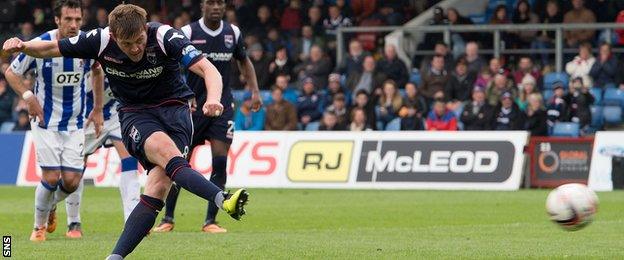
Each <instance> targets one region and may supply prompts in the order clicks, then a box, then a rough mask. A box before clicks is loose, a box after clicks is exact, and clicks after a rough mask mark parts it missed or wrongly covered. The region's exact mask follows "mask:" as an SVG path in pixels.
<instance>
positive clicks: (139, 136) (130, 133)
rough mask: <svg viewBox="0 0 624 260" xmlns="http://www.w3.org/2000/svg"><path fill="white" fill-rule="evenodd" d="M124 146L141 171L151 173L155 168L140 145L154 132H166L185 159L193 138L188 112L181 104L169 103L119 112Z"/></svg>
mask: <svg viewBox="0 0 624 260" xmlns="http://www.w3.org/2000/svg"><path fill="white" fill-rule="evenodd" d="M119 121H120V122H121V136H122V139H123V143H124V145H125V147H126V149H127V150H128V152H129V153H130V155H132V156H133V157H134V158H136V159H137V160H138V161H139V162H140V163H141V165H143V168H145V169H146V170H148V171H149V170H151V169H152V168H154V167H155V166H156V165H155V164H153V163H152V162H150V161H149V160H148V159H147V155H146V154H145V150H143V146H144V145H145V140H147V138H148V137H149V136H150V135H152V134H153V133H155V132H164V133H166V134H167V135H168V136H169V137H170V138H171V140H173V142H174V143H175V144H176V146H177V147H178V149H179V150H180V152H181V153H182V154H183V156H184V157H185V158H186V156H187V155H188V153H189V146H190V144H191V139H192V138H193V121H192V119H191V110H190V108H189V105H188V104H187V103H186V102H184V101H177V100H176V101H169V102H166V103H164V104H161V105H159V106H155V107H149V108H141V109H132V108H130V109H124V108H122V109H121V110H120V111H119Z"/></svg>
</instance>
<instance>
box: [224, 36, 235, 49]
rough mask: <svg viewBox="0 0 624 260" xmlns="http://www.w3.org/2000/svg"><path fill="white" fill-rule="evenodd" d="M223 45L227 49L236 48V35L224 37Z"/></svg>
mask: <svg viewBox="0 0 624 260" xmlns="http://www.w3.org/2000/svg"><path fill="white" fill-rule="evenodd" d="M223 43H224V44H225V47H226V48H228V49H231V48H232V46H234V35H231V34H226V35H223Z"/></svg>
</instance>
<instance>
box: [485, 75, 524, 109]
mask: <svg viewBox="0 0 624 260" xmlns="http://www.w3.org/2000/svg"><path fill="white" fill-rule="evenodd" d="M505 92H509V93H511V95H512V96H513V98H514V99H515V98H516V97H518V90H517V89H516V88H515V86H514V84H513V82H511V81H510V80H509V79H508V78H507V77H506V76H505V75H504V74H503V73H499V74H496V75H495V76H494V80H493V81H492V82H491V83H490V87H488V88H487V91H486V96H487V100H488V103H490V105H492V106H496V105H497V104H498V102H499V101H500V100H501V95H502V94H503V93H505Z"/></svg>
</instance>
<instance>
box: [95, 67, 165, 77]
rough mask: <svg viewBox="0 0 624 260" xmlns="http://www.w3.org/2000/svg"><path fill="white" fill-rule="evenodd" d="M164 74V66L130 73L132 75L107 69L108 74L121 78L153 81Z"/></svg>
mask: <svg viewBox="0 0 624 260" xmlns="http://www.w3.org/2000/svg"><path fill="white" fill-rule="evenodd" d="M162 72H163V67H162V66H159V67H155V68H149V69H144V70H142V71H138V72H135V73H130V74H128V73H126V72H123V71H119V70H116V69H114V68H111V67H106V73H107V74H110V75H113V76H117V77H121V78H135V79H151V78H156V77H158V76H160V74H161V73H162Z"/></svg>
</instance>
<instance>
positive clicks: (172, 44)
mask: <svg viewBox="0 0 624 260" xmlns="http://www.w3.org/2000/svg"><path fill="white" fill-rule="evenodd" d="M20 51H21V52H23V53H25V54H26V55H30V56H33V57H38V58H49V57H59V56H65V57H73V58H82V59H96V60H97V61H98V62H99V63H100V65H101V66H102V68H103V69H104V72H105V73H106V75H107V77H108V79H109V83H110V88H111V90H112V92H113V94H114V96H115V98H117V100H119V102H120V106H119V120H120V123H121V129H122V136H123V143H124V145H125V146H126V148H127V150H128V151H129V152H130V154H131V155H132V156H134V157H135V158H137V159H138V160H139V161H140V162H141V164H142V165H143V167H145V168H146V169H147V170H148V171H149V175H148V179H147V183H146V186H145V190H144V193H143V195H141V198H140V203H139V204H138V205H137V206H136V207H135V208H134V210H133V211H132V213H131V214H130V216H129V217H128V220H127V221H126V224H125V226H124V230H123V232H122V234H121V236H120V238H119V240H118V241H117V244H116V246H115V248H114V249H113V251H112V253H111V255H109V257H108V259H123V257H125V256H127V255H128V254H130V252H132V251H133V250H134V248H135V247H136V246H137V245H138V244H139V243H140V242H141V240H142V239H143V237H145V236H146V235H147V234H148V233H149V231H150V229H151V228H152V226H153V225H154V222H155V221H156V216H157V215H158V212H159V211H160V210H161V209H162V207H163V206H164V202H163V199H164V198H165V196H166V194H167V191H168V190H169V188H170V187H171V183H172V181H175V182H176V183H177V184H178V185H179V186H180V187H182V188H184V189H187V190H189V191H190V192H192V193H194V194H196V195H198V196H200V197H202V198H204V199H206V200H209V201H211V202H213V203H215V204H216V205H217V206H218V207H219V208H221V209H223V210H224V211H225V212H227V213H228V214H229V215H230V216H232V217H233V218H234V219H237V220H238V219H240V218H241V216H242V215H243V214H245V210H244V205H245V203H246V202H247V197H248V194H247V192H246V190H245V189H239V190H237V191H236V192H234V193H233V194H227V193H224V192H223V191H222V190H221V189H220V188H219V187H217V186H216V185H214V184H213V183H212V182H210V181H208V180H206V179H205V178H204V177H203V176H202V175H201V174H199V173H198V172H197V171H195V170H193V169H192V168H191V166H190V164H189V163H188V161H187V159H186V158H185V156H186V155H187V154H188V151H189V146H190V142H191V138H192V133H193V126H192V124H193V123H192V119H191V111H190V105H189V100H190V99H191V98H192V97H193V96H194V94H193V92H192V91H191V90H190V88H189V87H188V86H187V85H186V84H185V83H184V81H183V80H182V75H181V74H180V63H181V64H182V65H183V66H185V67H186V68H187V69H188V70H190V71H192V72H193V73H196V74H197V75H200V76H201V77H202V78H203V80H204V81H203V82H204V84H205V87H206V93H207V97H206V102H205V104H204V106H203V107H202V111H203V114H204V115H206V116H219V115H220V114H221V112H222V111H223V106H222V105H221V104H220V102H219V99H220V98H221V91H222V87H223V86H222V84H223V83H222V80H221V75H220V74H219V72H218V71H217V69H216V68H215V67H214V66H213V65H212V64H211V63H210V62H209V61H208V60H207V59H205V58H204V57H203V56H202V54H201V52H200V51H198V50H197V49H196V48H195V47H194V46H193V45H191V42H190V41H189V40H188V38H186V37H185V36H184V35H183V34H182V33H180V32H179V31H177V30H175V29H173V28H171V27H170V26H168V25H162V24H159V23H147V12H146V11H145V10H144V9H143V8H141V7H138V6H136V5H132V4H122V5H118V6H117V7H115V9H114V10H113V11H112V12H111V13H110V14H109V27H107V28H105V29H95V30H92V31H90V32H88V33H86V34H80V35H79V36H76V37H72V38H65V39H62V40H59V41H29V42H22V41H21V40H20V39H18V38H11V39H9V40H7V41H6V42H5V43H4V45H3V52H4V53H5V54H6V53H8V54H10V53H15V52H20Z"/></svg>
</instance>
